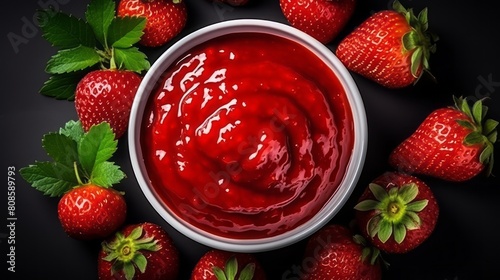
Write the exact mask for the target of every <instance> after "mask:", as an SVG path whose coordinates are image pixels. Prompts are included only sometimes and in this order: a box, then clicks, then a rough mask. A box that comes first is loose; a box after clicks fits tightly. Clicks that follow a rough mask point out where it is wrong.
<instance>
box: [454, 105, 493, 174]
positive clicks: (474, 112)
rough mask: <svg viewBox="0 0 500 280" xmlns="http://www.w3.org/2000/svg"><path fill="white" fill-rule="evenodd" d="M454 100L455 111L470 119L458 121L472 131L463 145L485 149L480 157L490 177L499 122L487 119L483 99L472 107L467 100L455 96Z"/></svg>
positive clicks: (486, 110)
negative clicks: (478, 146)
mask: <svg viewBox="0 0 500 280" xmlns="http://www.w3.org/2000/svg"><path fill="white" fill-rule="evenodd" d="M453 100H454V103H455V107H454V109H456V110H459V111H461V112H463V113H464V114H465V115H466V116H467V117H468V119H467V120H457V122H458V123H459V124H460V125H461V126H463V127H465V128H467V129H469V130H471V132H470V133H469V134H468V135H467V136H466V137H465V139H464V142H463V143H464V145H468V146H470V145H481V146H483V147H484V148H483V150H482V152H481V154H480V156H479V162H481V163H482V164H484V165H485V166H486V175H487V176H489V175H491V171H492V169H493V162H494V158H493V155H494V148H493V144H495V143H496V141H497V135H498V131H497V127H498V121H496V120H492V119H486V118H485V117H486V113H487V112H488V107H486V106H484V104H483V99H479V100H477V101H476V102H474V104H473V105H472V107H471V106H470V105H469V102H468V101H467V99H466V98H463V97H456V96H453Z"/></svg>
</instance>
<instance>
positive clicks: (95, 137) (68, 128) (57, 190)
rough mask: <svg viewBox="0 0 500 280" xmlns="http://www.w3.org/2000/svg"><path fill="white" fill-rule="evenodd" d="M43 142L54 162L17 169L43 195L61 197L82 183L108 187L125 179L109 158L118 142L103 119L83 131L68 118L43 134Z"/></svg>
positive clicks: (75, 122)
mask: <svg viewBox="0 0 500 280" xmlns="http://www.w3.org/2000/svg"><path fill="white" fill-rule="evenodd" d="M42 145H43V148H44V149H45V151H46V152H47V154H48V156H49V157H51V158H52V159H53V161H44V162H40V161H36V162H35V163H34V164H31V165H29V166H27V167H24V168H21V169H20V171H19V172H20V174H21V176H22V177H23V179H25V180H26V181H27V182H28V183H30V184H31V185H32V187H34V188H35V189H37V190H39V191H41V192H43V193H44V194H45V195H48V196H51V197H57V196H62V195H63V194H64V193H66V192H67V191H69V190H70V189H72V188H74V187H78V186H80V185H84V184H95V185H98V186H101V187H107V188H109V187H112V185H114V184H117V183H119V182H120V181H121V180H122V179H124V178H125V173H123V171H121V169H120V167H119V166H118V165H116V164H115V163H114V162H110V161H109V159H110V158H111V157H112V156H113V154H114V152H115V151H116V149H117V145H118V141H117V140H115V135H114V133H113V130H112V129H111V127H110V126H109V124H108V123H106V122H103V123H100V124H98V125H94V126H92V127H91V128H90V129H89V131H88V132H84V130H83V127H82V125H81V123H80V121H69V122H67V123H66V125H65V126H64V127H63V128H61V129H60V130H59V131H58V132H51V133H48V134H45V135H44V136H43V138H42Z"/></svg>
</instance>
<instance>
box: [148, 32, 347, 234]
mask: <svg viewBox="0 0 500 280" xmlns="http://www.w3.org/2000/svg"><path fill="white" fill-rule="evenodd" d="M141 142H142V143H141V145H142V147H143V154H144V160H145V164H146V168H147V170H148V176H149V177H150V180H151V184H152V186H153V188H154V189H155V191H156V192H157V194H158V195H159V197H160V198H161V200H162V201H163V202H164V203H165V204H166V205H167V206H168V207H169V209H171V211H173V212H174V213H175V214H176V215H177V217H178V218H179V219H181V220H183V221H184V222H187V223H189V224H191V225H193V226H195V227H198V228H200V229H203V230H206V231H208V232H210V233H213V234H215V235H219V236H224V237H230V238H240V239H253V238H261V237H270V236H275V235H277V234H280V233H283V232H286V231H289V230H291V229H293V228H295V227H297V226H299V225H300V224H302V223H304V222H305V221H306V220H307V219H308V218H310V217H311V216H313V215H315V214H316V213H317V212H318V211H319V210H320V209H321V207H322V206H323V205H324V204H325V203H326V202H327V200H328V199H329V198H330V197H331V195H332V194H333V193H334V192H335V191H336V189H337V188H338V186H339V184H340V182H341V180H342V178H343V176H344V173H345V170H346V167H347V163H348V161H349V158H350V154H351V150H352V147H353V123H352V116H351V111H350V109H349V105H348V101H347V97H346V94H345V92H344V90H343V88H342V86H341V84H340V82H339V80H338V78H337V77H336V76H335V74H334V73H333V72H332V70H331V69H330V68H329V67H328V66H327V65H325V64H324V63H323V62H322V61H321V60H320V59H318V58H317V57H316V56H315V55H314V54H313V53H311V51H309V50H308V49H306V48H304V47H302V46H300V45H298V44H297V43H294V42H292V41H290V40H288V39H285V38H281V37H278V36H272V35H267V34H260V33H259V34H258V33H246V34H230V35H224V36H222V37H218V38H216V39H212V40H210V41H207V42H204V43H203V44H201V45H199V46H197V47H195V48H193V49H192V50H190V51H189V52H188V53H186V54H185V56H183V57H182V58H180V59H179V60H178V62H177V63H175V65H173V66H172V67H170V68H169V69H167V71H166V72H165V73H164V75H163V76H162V80H161V81H160V83H159V85H158V87H157V88H156V89H155V92H154V94H153V95H152V96H151V97H150V100H149V103H148V105H147V108H146V112H145V116H144V124H143V128H142V139H141Z"/></svg>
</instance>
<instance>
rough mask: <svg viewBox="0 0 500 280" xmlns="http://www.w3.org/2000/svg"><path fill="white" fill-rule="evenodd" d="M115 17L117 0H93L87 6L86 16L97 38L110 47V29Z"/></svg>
mask: <svg viewBox="0 0 500 280" xmlns="http://www.w3.org/2000/svg"><path fill="white" fill-rule="evenodd" d="M114 17H115V2H114V1H113V0H92V1H90V4H89V5H88V6H87V11H86V12H85V18H86V19H87V22H88V23H89V24H90V26H91V27H92V30H94V34H95V36H96V37H97V40H99V42H101V44H102V45H103V46H104V47H106V48H107V47H108V43H107V37H108V29H109V26H110V25H111V22H112V21H113V18H114Z"/></svg>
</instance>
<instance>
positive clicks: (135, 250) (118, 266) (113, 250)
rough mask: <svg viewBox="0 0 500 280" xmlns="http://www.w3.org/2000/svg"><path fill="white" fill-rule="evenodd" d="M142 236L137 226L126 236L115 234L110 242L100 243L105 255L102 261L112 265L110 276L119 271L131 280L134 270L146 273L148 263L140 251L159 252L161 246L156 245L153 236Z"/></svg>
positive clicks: (141, 229)
mask: <svg viewBox="0 0 500 280" xmlns="http://www.w3.org/2000/svg"><path fill="white" fill-rule="evenodd" d="M142 235H143V228H142V226H138V227H136V228H134V229H133V230H132V231H131V232H130V234H129V235H127V236H124V235H123V234H122V233H121V232H117V233H116V234H115V238H114V239H113V240H112V241H111V242H106V241H104V242H103V243H102V248H103V250H104V252H105V253H106V256H105V257H104V258H103V260H105V261H108V262H112V263H113V264H112V266H111V275H114V274H116V273H118V272H120V271H121V272H123V274H124V275H125V278H126V279H127V280H131V279H133V278H134V275H135V273H136V268H137V269H139V271H140V272H141V273H144V272H145V271H146V267H147V263H148V261H147V259H146V257H145V256H144V254H143V253H142V252H141V251H143V250H145V251H151V252H155V251H158V250H160V249H161V246H160V245H158V244H157V243H158V240H155V239H154V237H153V236H150V237H142Z"/></svg>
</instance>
